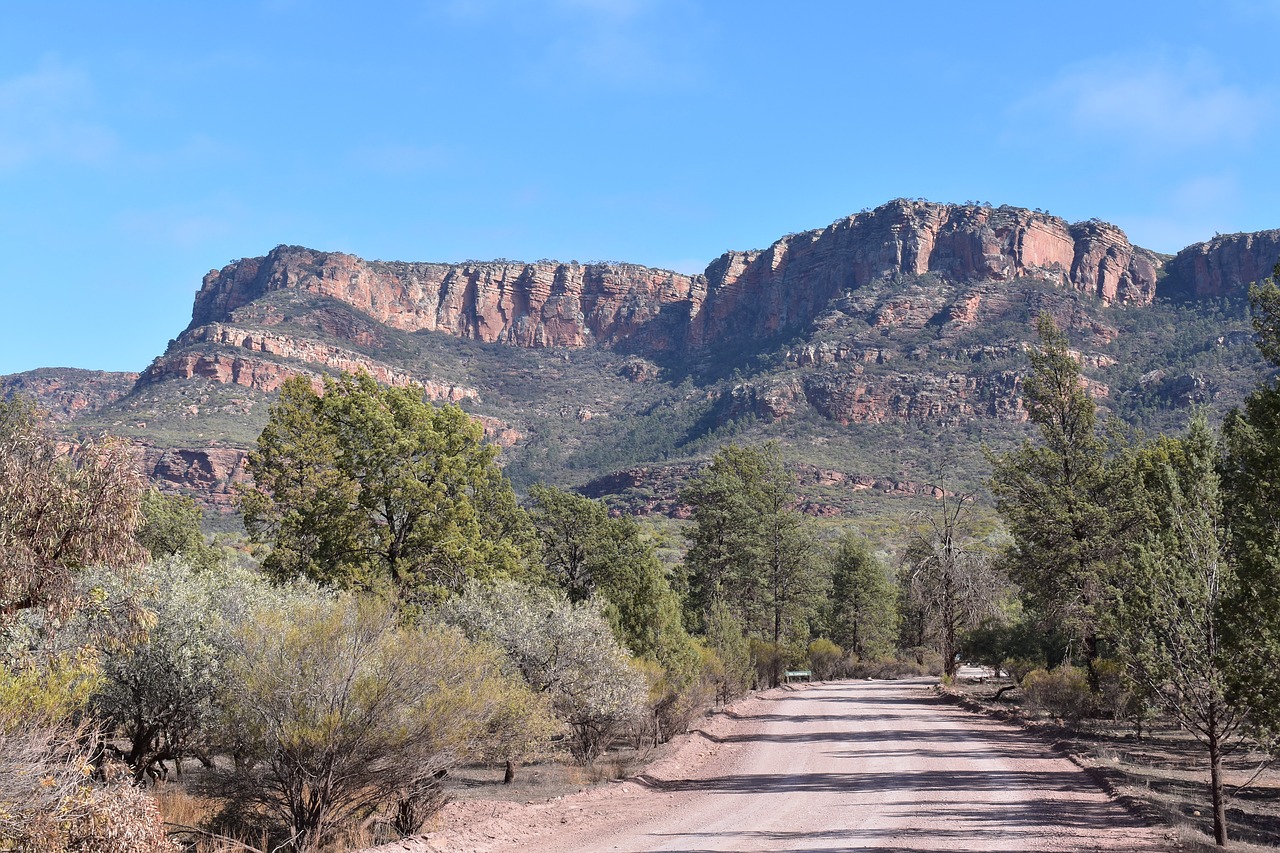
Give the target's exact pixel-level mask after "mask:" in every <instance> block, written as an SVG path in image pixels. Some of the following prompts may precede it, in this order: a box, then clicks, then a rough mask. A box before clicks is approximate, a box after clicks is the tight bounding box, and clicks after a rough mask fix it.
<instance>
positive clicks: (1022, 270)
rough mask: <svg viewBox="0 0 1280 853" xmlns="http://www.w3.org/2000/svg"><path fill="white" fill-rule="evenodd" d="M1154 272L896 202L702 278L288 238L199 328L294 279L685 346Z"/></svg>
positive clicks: (1104, 227)
mask: <svg viewBox="0 0 1280 853" xmlns="http://www.w3.org/2000/svg"><path fill="white" fill-rule="evenodd" d="M1159 267H1160V258H1159V256H1157V255H1155V254H1154V253H1152V252H1149V251H1147V250H1145V249H1141V248H1138V247H1135V246H1133V245H1131V244H1130V243H1129V241H1128V239H1127V238H1126V237H1125V235H1124V232H1122V231H1121V230H1120V229H1118V228H1116V227H1114V226H1112V225H1108V224H1106V223H1102V222H1097V221H1089V222H1083V223H1077V224H1075V225H1070V224H1068V223H1067V222H1065V221H1064V220H1062V219H1058V218H1057V217H1053V216H1049V215H1048V214H1044V213H1036V212H1033V211H1029V210H1023V209H1020V208H1011V207H1000V208H991V207H983V206H973V205H969V206H958V205H945V204H933V203H930V202H923V201H907V200H898V201H894V202H890V203H889V204H886V205H884V206H882V207H879V208H877V209H876V210H874V211H870V212H866V213H860V214H857V215H854V216H850V217H848V218H846V219H843V220H840V221H839V222H836V223H833V224H832V225H830V226H828V227H827V228H824V229H819V230H815V231H808V232H805V233H802V234H795V235H791V236H788V237H784V238H782V239H781V240H778V241H777V242H775V243H774V244H773V245H772V246H771V247H769V248H768V249H766V250H764V251H752V252H729V253H727V254H725V255H723V256H721V257H720V258H719V259H717V260H716V261H714V262H713V263H712V264H711V265H710V266H709V267H708V268H707V270H706V272H705V273H704V274H703V275H699V276H688V275H681V274H679V273H674V272H669V271H666V270H658V269H652V268H649V267H643V266H637V265H633V264H604V263H600V264H585V265H583V264H577V263H571V264H562V263H555V262H551V261H541V262H538V263H527V264H526V263H514V262H507V261H495V262H487V263H463V264H437V263H399V262H397V263H385V262H381V261H365V260H362V259H360V258H357V257H355V256H353V255H347V254H342V253H335V252H317V251H314V250H311V249H305V248H301V247H297V246H279V247H277V248H275V249H274V250H272V251H271V252H270V253H269V254H267V255H266V256H264V257H261V258H246V259H244V260H240V261H237V262H235V263H232V264H230V265H228V266H226V267H224V268H222V269H221V270H213V271H211V272H210V273H209V274H208V275H207V276H205V278H204V282H203V286H202V287H201V289H200V292H199V293H198V294H197V295H196V301H195V307H194V310H193V312H192V321H191V326H190V329H191V330H194V329H196V328H198V327H200V326H205V325H208V324H211V323H224V322H228V321H229V320H230V319H231V315H232V313H233V312H234V311H235V310H236V309H237V308H240V307H242V306H244V305H247V304H249V303H251V302H253V301H254V300H257V299H260V298H261V297H263V296H265V295H267V294H269V293H273V292H277V291H282V290H296V291H301V292H306V293H311V294H316V295H320V296H326V297H329V298H332V299H337V300H340V301H342V302H345V303H347V304H348V305H351V306H353V307H355V308H357V309H359V310H360V311H362V312H364V313H365V314H368V315H369V316H371V317H373V318H374V319H376V320H378V321H380V322H382V323H385V324H387V325H389V326H392V327H394V328H397V329H402V330H406V331H424V330H425V331H437V332H444V333H447V334H450V335H456V336H460V337H465V338H472V339H476V340H481V341H487V342H497V343H506V344H512V345H516V346H522V347H585V346H590V345H603V346H611V347H617V346H622V345H624V344H625V345H627V346H628V347H630V348H632V349H647V350H650V351H654V352H683V351H688V350H697V349H700V348H704V347H708V346H711V345H714V344H716V343H717V342H720V341H723V340H725V339H727V338H741V337H746V338H768V337H771V336H773V335H775V334H777V333H779V332H781V331H783V330H786V329H798V328H801V327H803V326H804V325H806V324H807V323H809V322H810V321H811V320H812V319H813V318H814V317H816V316H817V315H818V314H819V313H820V312H821V311H822V310H823V309H824V307H825V306H826V304H827V303H828V302H829V301H830V300H831V299H832V298H833V297H835V296H837V295H838V294H840V293H842V292H844V291H847V290H852V289H856V288H859V287H862V286H865V285H866V284H868V283H870V282H873V281H877V280H882V279H885V278H892V277H895V276H904V275H905V276H917V275H922V274H925V273H932V274H934V275H936V276H938V277H941V278H943V279H946V280H950V281H971V280H972V281H979V280H980V281H1008V280H1011V279H1015V278H1025V277H1032V278H1040V279H1044V280H1047V281H1051V282H1054V283H1056V284H1059V285H1061V286H1063V287H1065V288H1070V289H1072V290H1075V291H1078V292H1081V293H1088V294H1092V295H1095V296H1097V297H1098V298H1100V299H1101V300H1102V301H1103V302H1105V303H1112V302H1122V303H1132V304H1146V303H1148V302H1150V301H1151V299H1152V297H1153V295H1154V293H1155V287H1156V275H1157V271H1158V269H1159Z"/></svg>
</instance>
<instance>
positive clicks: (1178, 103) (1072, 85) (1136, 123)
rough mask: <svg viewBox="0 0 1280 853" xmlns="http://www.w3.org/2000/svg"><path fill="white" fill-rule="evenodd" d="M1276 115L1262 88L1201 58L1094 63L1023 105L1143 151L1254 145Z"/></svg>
mask: <svg viewBox="0 0 1280 853" xmlns="http://www.w3.org/2000/svg"><path fill="white" fill-rule="evenodd" d="M1270 110H1271V104H1270V101H1269V99H1268V98H1267V97H1266V96H1265V95H1264V94H1262V93H1261V92H1258V91H1251V90H1249V89H1246V88H1245V87H1242V86H1240V85H1237V84H1234V83H1231V82H1228V81H1224V80H1223V79H1222V75H1221V74H1220V73H1219V72H1218V71H1217V69H1216V68H1214V67H1213V66H1212V65H1210V64H1209V63H1207V62H1205V61H1203V60H1200V59H1196V58H1193V59H1190V60H1187V61H1184V62H1173V61H1170V60H1169V59H1168V58H1166V57H1163V56H1154V57H1146V58H1130V57H1111V58H1104V59H1095V60H1091V61H1088V62H1085V63H1081V64H1079V65H1075V66H1072V67H1069V68H1067V69H1065V70H1064V71H1063V72H1062V73H1061V74H1059V75H1058V76H1057V78H1056V79H1054V80H1053V81H1051V82H1050V83H1049V85H1047V86H1046V87H1044V88H1042V89H1041V90H1040V91H1038V92H1035V93H1034V94H1032V95H1031V96H1030V97H1028V98H1026V99H1024V100H1023V101H1022V102H1021V103H1019V104H1018V105H1017V107H1016V109H1015V112H1018V113H1029V114H1032V115H1034V116H1036V117H1038V118H1039V119H1041V121H1042V123H1043V124H1047V125H1049V126H1050V127H1052V126H1053V125H1059V126H1065V128H1066V129H1067V130H1068V131H1070V132H1071V133H1073V134H1074V135H1076V136H1079V137H1081V138H1083V139H1085V140H1087V141H1092V142H1097V143H1100V144H1115V145H1119V146H1123V147H1127V148H1131V149H1135V150H1138V151H1140V152H1143V153H1147V152H1156V151H1169V150H1177V151H1185V150H1187V149H1194V148H1209V147H1213V146H1221V145H1230V146H1243V145H1247V144H1248V143H1250V142H1251V141H1252V140H1253V139H1254V138H1255V137H1256V136H1257V135H1258V131H1259V129H1260V127H1261V125H1262V123H1263V122H1264V120H1265V119H1266V117H1267V116H1268V114H1269V112H1270Z"/></svg>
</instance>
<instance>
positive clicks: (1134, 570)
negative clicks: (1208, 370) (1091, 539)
mask: <svg viewBox="0 0 1280 853" xmlns="http://www.w3.org/2000/svg"><path fill="white" fill-rule="evenodd" d="M1217 455H1218V454H1217V447H1216V445H1215V439H1214V436H1213V433H1212V431H1211V430H1210V429H1209V425H1208V423H1207V421H1206V419H1205V416H1204V413H1203V412H1201V413H1198V414H1197V415H1196V416H1195V417H1194V418H1193V419H1192V422H1191V426H1190V429H1189V431H1188V433H1187V435H1186V437H1185V438H1182V439H1172V438H1165V437H1161V438H1160V439H1157V440H1156V441H1153V442H1151V443H1149V444H1148V445H1147V446H1146V447H1143V448H1142V449H1141V450H1139V451H1138V452H1137V453H1135V454H1133V456H1132V462H1133V466H1134V469H1135V470H1134V473H1135V476H1134V478H1133V482H1134V483H1135V484H1136V485H1137V487H1138V489H1139V490H1140V494H1139V496H1138V497H1139V500H1140V501H1141V502H1143V503H1144V504H1145V508H1146V510H1147V512H1148V514H1149V516H1150V517H1152V518H1154V519H1155V520H1156V522H1155V523H1154V524H1151V525H1150V526H1149V527H1148V532H1147V533H1146V534H1145V535H1144V536H1142V537H1140V538H1137V539H1136V541H1134V542H1133V544H1132V546H1131V549H1130V552H1129V554H1128V555H1127V559H1126V560H1125V565H1124V571H1122V572H1119V573H1117V575H1116V587H1115V594H1114V601H1113V602H1112V604H1111V605H1110V606H1109V607H1108V608H1107V611H1108V619H1107V622H1108V627H1109V634H1110V636H1111V638H1112V640H1113V642H1114V643H1115V647H1116V651H1117V654H1118V656H1119V657H1120V659H1121V661H1122V662H1123V663H1124V664H1125V666H1126V669H1127V671H1128V674H1129V677H1130V678H1131V679H1132V680H1133V681H1134V682H1136V683H1137V685H1138V686H1139V687H1140V688H1142V689H1143V690H1144V692H1145V693H1146V695H1147V696H1149V697H1151V698H1153V699H1154V700H1155V701H1156V702H1157V703H1158V704H1159V705H1160V706H1161V707H1162V708H1164V709H1165V710H1166V711H1167V712H1169V713H1170V714H1172V715H1173V717H1174V718H1175V719H1177V721H1178V723H1179V724H1180V725H1181V726H1182V727H1183V728H1184V729H1185V730H1187V731H1189V732H1190V733H1191V734H1192V735H1193V736H1194V737H1195V738H1196V739H1197V740H1198V741H1200V743H1202V744H1203V745H1204V747H1205V748H1206V750H1207V751H1208V754H1209V787H1210V794H1211V799H1212V801H1213V821H1214V838H1215V839H1216V841H1217V843H1218V844H1219V845H1220V846H1226V843H1227V822H1226V821H1227V818H1226V804H1225V799H1224V796H1223V790H1222V762H1223V759H1224V757H1225V756H1226V755H1228V754H1229V753H1230V752H1231V751H1233V750H1234V749H1236V748H1238V747H1239V746H1240V745H1241V744H1242V743H1243V737H1242V735H1243V731H1244V729H1243V726H1244V723H1245V721H1246V719H1247V715H1248V710H1249V708H1248V705H1247V704H1243V703H1240V702H1238V701H1232V699H1231V697H1229V695H1228V684H1227V673H1229V672H1231V671H1233V670H1235V671H1239V668H1240V665H1241V664H1244V663H1247V656H1240V654H1239V652H1240V649H1239V647H1233V646H1231V645H1230V644H1228V643H1225V642H1224V636H1225V632H1224V630H1223V622H1224V618H1225V616H1226V611H1225V610H1224V604H1225V603H1226V602H1227V601H1229V600H1231V599H1232V598H1233V597H1235V596H1236V595H1237V592H1238V587H1239V584H1238V578H1237V576H1236V572H1235V568H1234V566H1233V564H1232V561H1231V559H1230V557H1229V554H1228V553H1227V549H1226V544H1227V543H1226V536H1225V531H1224V529H1223V524H1222V522H1223V512H1222V501H1221V493H1220V491H1219V478H1218V475H1217V473H1216V472H1215V470H1214V466H1215V463H1216V462H1217ZM1252 615H1253V616H1254V617H1256V616H1257V615H1258V614H1252Z"/></svg>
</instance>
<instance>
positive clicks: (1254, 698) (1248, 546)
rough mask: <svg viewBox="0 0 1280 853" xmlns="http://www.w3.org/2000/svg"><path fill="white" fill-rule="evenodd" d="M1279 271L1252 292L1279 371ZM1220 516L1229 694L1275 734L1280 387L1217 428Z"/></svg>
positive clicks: (1279, 679)
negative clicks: (1226, 563)
mask: <svg viewBox="0 0 1280 853" xmlns="http://www.w3.org/2000/svg"><path fill="white" fill-rule="evenodd" d="M1278 282H1280V264H1277V265H1276V268H1275V273H1274V275H1273V277H1272V278H1271V279H1270V280H1269V281H1265V282H1263V283H1261V284H1260V285H1256V286H1254V287H1252V288H1250V290H1249V299H1250V303H1251V305H1252V307H1253V326H1254V330H1255V331H1256V332H1257V338H1256V341H1257V344H1258V348H1259V349H1260V350H1261V351H1262V354H1263V355H1264V356H1265V357H1266V358H1267V359H1268V360H1269V361H1270V362H1271V363H1272V364H1273V365H1275V366H1278V367H1280V288H1278V287H1277V283H1278ZM1222 444H1223V457H1222V460H1221V465H1220V471H1221V476H1222V498H1223V510H1224V514H1225V516H1226V525H1227V530H1228V542H1229V548H1230V553H1231V556H1232V558H1233V560H1234V563H1235V566H1236V571H1237V572H1238V574H1239V583H1238V584H1237V585H1236V588H1235V590H1234V591H1233V593H1232V594H1231V595H1230V596H1229V597H1228V602H1227V605H1226V607H1225V608H1224V611H1225V612H1226V613H1227V614H1228V619H1227V620H1226V625H1225V629H1226V632H1227V636H1226V642H1227V643H1229V644H1230V645H1231V646H1232V647H1233V648H1235V649H1236V650H1237V653H1238V655H1239V657H1238V661H1239V663H1238V665H1237V666H1235V667H1233V668H1232V670H1231V673H1230V675H1231V685H1232V692H1233V695H1234V696H1235V697H1236V698H1237V699H1238V700H1239V701H1241V702H1243V703H1245V704H1247V705H1248V706H1249V707H1250V708H1252V710H1253V722H1254V724H1255V725H1256V726H1258V727H1259V728H1260V729H1263V730H1267V731H1269V732H1270V733H1271V734H1272V735H1274V734H1276V733H1280V385H1277V382H1276V380H1275V378H1271V379H1269V380H1267V381H1265V382H1263V383H1262V384H1260V385H1259V387H1258V388H1256V389H1255V390H1254V392H1253V393H1252V394H1250V395H1249V397H1248V398H1247V399H1246V400H1245V403H1244V406H1243V408H1242V409H1237V410H1234V411H1232V412H1231V413H1229V414H1228V416H1227V418H1226V421H1225V422H1224V424H1223V428H1222Z"/></svg>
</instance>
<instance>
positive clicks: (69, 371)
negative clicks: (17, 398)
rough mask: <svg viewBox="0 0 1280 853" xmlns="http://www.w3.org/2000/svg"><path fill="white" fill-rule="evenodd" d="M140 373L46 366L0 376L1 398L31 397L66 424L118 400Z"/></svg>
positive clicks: (41, 407) (49, 413)
mask: <svg viewBox="0 0 1280 853" xmlns="http://www.w3.org/2000/svg"><path fill="white" fill-rule="evenodd" d="M137 379H138V374H136V373H123V372H122V373H111V372H108V371H103V370H77V369H75V368H70V367H43V368H40V369H39V370H29V371H27V372H25V373H13V374H10V375H8V376H0V399H8V398H9V397H12V396H14V395H15V394H21V395H23V396H25V397H30V398H31V399H32V400H33V401H35V404H36V406H38V407H39V408H40V409H41V410H43V411H45V412H47V413H48V418H49V420H50V421H53V422H54V423H66V422H68V421H71V420H74V419H75V418H77V417H80V416H82V415H87V414H90V413H92V412H96V411H97V410H98V409H101V408H102V407H103V406H106V405H108V404H110V403H114V402H115V401H116V400H119V399H120V398H121V397H123V396H124V395H125V394H127V393H129V389H130V388H132V387H133V384H134V382H136V381H137Z"/></svg>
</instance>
